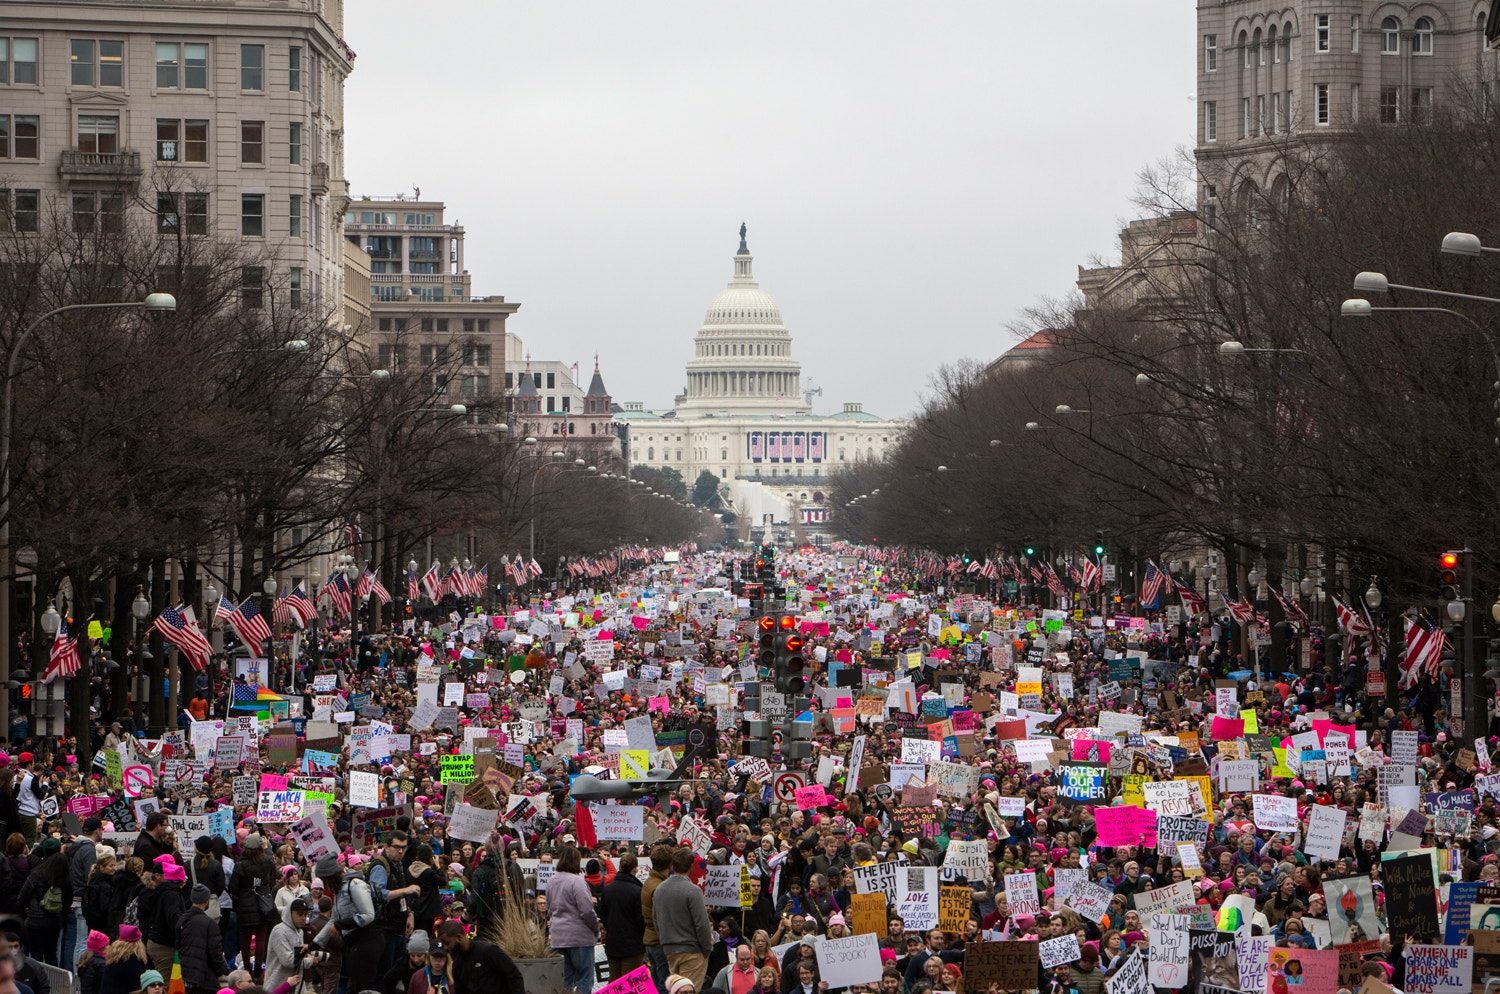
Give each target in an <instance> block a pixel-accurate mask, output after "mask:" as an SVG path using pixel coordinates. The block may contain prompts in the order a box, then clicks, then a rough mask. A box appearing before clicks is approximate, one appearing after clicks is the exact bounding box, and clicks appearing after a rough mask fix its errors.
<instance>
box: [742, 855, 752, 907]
mask: <svg viewBox="0 0 1500 994" xmlns="http://www.w3.org/2000/svg"><path fill="white" fill-rule="evenodd" d="M754 903H755V895H754V894H752V893H750V866H749V865H748V864H746V863H741V864H740V907H742V908H748V907H750V906H751V905H753V904H754Z"/></svg>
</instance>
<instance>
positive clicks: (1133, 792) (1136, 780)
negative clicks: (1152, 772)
mask: <svg viewBox="0 0 1500 994" xmlns="http://www.w3.org/2000/svg"><path fill="white" fill-rule="evenodd" d="M1145 782H1146V777H1145V775H1144V774H1140V773H1127V774H1125V781H1124V787H1123V788H1122V789H1121V791H1120V794H1121V796H1122V797H1123V798H1124V799H1125V804H1126V805H1127V806H1128V807H1132V808H1144V807H1145V806H1146V791H1145V789H1144V788H1143V787H1141V784H1143V783H1145Z"/></svg>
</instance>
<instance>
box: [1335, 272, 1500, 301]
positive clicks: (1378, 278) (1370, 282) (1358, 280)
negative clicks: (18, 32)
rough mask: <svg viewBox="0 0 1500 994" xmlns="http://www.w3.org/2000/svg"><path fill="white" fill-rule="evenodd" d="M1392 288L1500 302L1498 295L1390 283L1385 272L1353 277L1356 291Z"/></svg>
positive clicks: (1382, 291)
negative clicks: (1485, 295)
mask: <svg viewBox="0 0 1500 994" xmlns="http://www.w3.org/2000/svg"><path fill="white" fill-rule="evenodd" d="M1392 290H1407V291H1409V292H1411V293H1426V294H1431V295H1432V296H1434V297H1452V298H1453V299H1454V300H1476V301H1478V302H1479V303H1481V304H1500V297H1482V296H1479V295H1478V294H1473V293H1455V292H1454V291H1452V290H1434V289H1433V288H1431V287H1425V286H1408V285H1406V284H1404V283H1392V282H1391V281H1390V280H1388V279H1386V276H1385V273H1368V272H1367V273H1360V274H1359V275H1357V276H1355V277H1354V291H1355V292H1356V293H1390V292H1391V291H1392Z"/></svg>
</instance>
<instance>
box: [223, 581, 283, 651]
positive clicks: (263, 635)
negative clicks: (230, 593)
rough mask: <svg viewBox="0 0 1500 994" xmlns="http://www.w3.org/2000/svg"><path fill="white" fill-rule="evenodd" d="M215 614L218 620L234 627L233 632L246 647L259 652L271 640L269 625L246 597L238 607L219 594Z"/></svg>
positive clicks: (252, 602) (253, 603)
mask: <svg viewBox="0 0 1500 994" xmlns="http://www.w3.org/2000/svg"><path fill="white" fill-rule="evenodd" d="M216 614H217V617H218V619H219V620H220V621H224V622H227V623H228V624H229V627H231V628H233V629H234V634H235V635H237V636H239V639H240V641H241V642H243V643H244V644H245V647H246V648H247V649H254V650H255V651H257V652H259V651H260V650H261V649H263V648H264V647H265V644H266V643H267V642H269V641H270V640H271V629H270V626H268V625H267V624H266V619H265V618H262V617H261V616H260V612H259V611H257V610H256V609H255V602H254V601H252V600H251V599H250V598H248V597H246V598H245V599H244V601H243V602H241V604H240V606H239V607H235V606H234V602H233V601H231V600H230V599H229V598H228V597H226V596H224V595H222V594H221V595H220V596H219V610H218V611H217V613H216Z"/></svg>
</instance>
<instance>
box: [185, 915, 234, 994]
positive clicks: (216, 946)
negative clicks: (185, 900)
mask: <svg viewBox="0 0 1500 994" xmlns="http://www.w3.org/2000/svg"><path fill="white" fill-rule="evenodd" d="M177 955H178V957H179V958H180V959H181V960H182V986H183V987H186V988H187V989H188V990H190V991H191V990H210V991H212V990H218V989H219V978H220V977H222V976H224V974H226V973H228V972H229V964H228V963H226V962H225V961H224V940H223V939H222V938H221V937H220V935H219V923H218V922H216V921H213V920H211V919H210V918H209V917H208V915H206V914H204V913H203V910H202V909H201V908H195V907H192V906H191V905H189V906H188V909H187V911H186V912H185V913H184V914H183V915H182V918H181V919H180V920H179V921H178V923H177Z"/></svg>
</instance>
